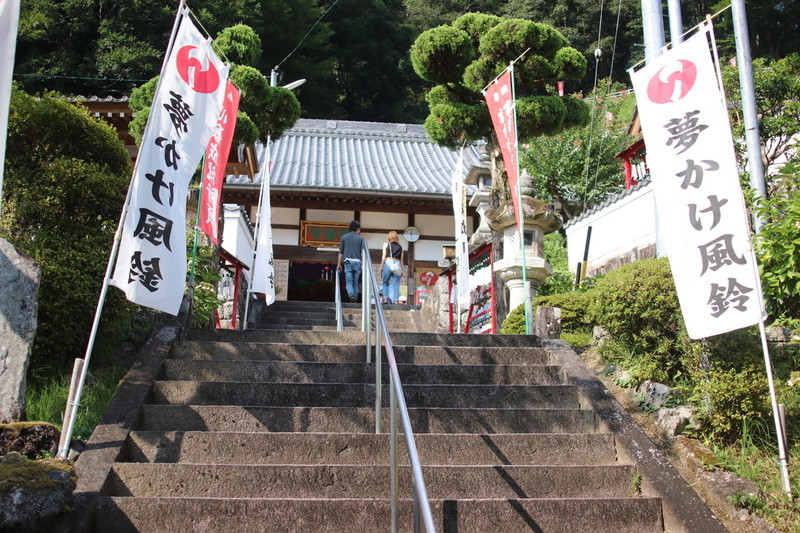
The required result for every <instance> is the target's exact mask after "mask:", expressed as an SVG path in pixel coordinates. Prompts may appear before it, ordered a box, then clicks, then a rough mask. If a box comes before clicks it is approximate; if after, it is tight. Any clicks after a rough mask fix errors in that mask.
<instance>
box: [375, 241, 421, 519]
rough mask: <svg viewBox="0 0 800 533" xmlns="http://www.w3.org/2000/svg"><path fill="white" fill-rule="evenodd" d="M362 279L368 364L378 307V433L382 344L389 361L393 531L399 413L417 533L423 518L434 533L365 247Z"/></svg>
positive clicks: (417, 454) (390, 346)
mask: <svg viewBox="0 0 800 533" xmlns="http://www.w3.org/2000/svg"><path fill="white" fill-rule="evenodd" d="M361 265H362V270H361V271H362V273H365V274H362V277H363V278H364V292H363V293H362V294H363V297H362V300H363V303H362V305H363V309H364V316H365V317H366V319H365V321H364V324H365V325H366V327H365V334H366V345H367V362H369V351H370V344H371V343H370V336H369V332H370V329H371V328H370V321H371V318H372V310H371V306H372V303H374V304H375V337H376V339H375V385H376V387H375V396H376V399H375V432H376V433H380V432H381V431H380V419H381V403H382V402H381V396H382V394H381V386H380V385H381V350H380V341H381V337H383V342H384V344H385V346H386V359H387V361H388V363H389V386H390V389H389V390H390V394H389V408H390V409H389V413H390V426H391V427H390V455H391V496H392V498H391V499H392V531H393V532H396V531H397V530H398V524H397V516H398V509H397V507H398V505H397V500H398V497H397V486H398V484H397V413H398V412H399V414H400V423H401V425H402V428H403V434H404V436H405V441H406V448H407V449H408V456H409V462H410V464H411V478H412V492H413V495H412V500H413V520H414V531H419V530H420V529H419V526H420V518H421V519H422V522H423V523H424V524H425V530H426V531H427V532H428V533H433V532H435V531H436V528H435V526H434V524H433V513H432V512H431V503H430V500H429V499H428V491H427V489H426V488H425V479H424V478H423V476H422V465H421V463H420V461H419V453H418V452H417V445H416V442H415V441H414V431H413V429H412V428H411V418H410V417H409V415H408V407H407V406H406V401H405V395H404V394H403V384H402V382H401V381H400V372H399V370H398V368H397V359H396V358H395V355H394V348H393V347H392V342H391V339H390V338H389V330H388V328H387V327H386V318H385V317H384V315H383V307H382V305H381V300H380V295H379V293H378V283H377V281H376V279H375V272H374V271H373V270H372V261H371V259H370V256H369V250H368V248H367V246H366V243H365V244H364V249H363V252H362V262H361ZM420 515H421V516H420Z"/></svg>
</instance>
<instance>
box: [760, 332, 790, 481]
mask: <svg viewBox="0 0 800 533" xmlns="http://www.w3.org/2000/svg"><path fill="white" fill-rule="evenodd" d="M758 329H759V331H760V333H761V348H762V349H763V351H764V364H765V365H766V367H767V368H766V370H767V382H768V383H769V399H770V402H771V404H772V416H773V417H774V418H775V433H776V434H777V437H778V465H779V467H780V470H781V488H782V490H783V493H784V494H787V495H788V496H789V497H791V496H792V482H791V480H790V479H789V460H788V459H787V456H786V446H785V443H786V436H785V434H784V428H783V424H781V418H780V409H779V408H778V399H777V396H776V395H775V381H774V380H773V378H772V359H771V358H770V355H769V345H768V344H767V331H766V328H765V327H764V319H763V318H762V319H761V320H760V321H759V322H758Z"/></svg>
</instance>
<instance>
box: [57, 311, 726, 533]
mask: <svg viewBox="0 0 800 533" xmlns="http://www.w3.org/2000/svg"><path fill="white" fill-rule="evenodd" d="M295 305H296V306H297V308H302V307H303V306H302V304H295ZM291 307H292V306H291V305H290V304H287V305H286V306H285V307H284V308H283V309H282V310H280V312H279V313H278V315H277V316H275V317H273V318H270V319H269V320H268V322H269V324H267V323H261V324H260V326H264V329H249V330H247V331H225V330H217V331H214V330H194V331H189V332H188V333H187V334H186V337H185V339H183V340H182V341H180V342H174V343H172V342H169V341H168V340H167V342H164V346H162V348H161V357H160V359H159V360H158V361H155V362H153V363H152V364H151V365H150V368H151V370H150V372H151V374H152V375H153V377H154V378H155V379H154V380H153V382H152V384H151V385H150V386H149V388H147V390H144V389H143V388H142V387H139V388H136V389H134V390H135V391H138V392H136V393H135V394H134V396H135V395H136V394H138V395H139V397H140V398H141V399H142V400H144V402H143V405H141V406H140V408H139V410H138V411H137V413H136V414H135V416H134V415H131V414H130V413H127V414H125V411H124V407H122V406H120V405H116V406H114V405H113V404H112V408H111V409H110V410H109V411H110V412H109V413H107V417H106V420H105V421H104V422H105V423H104V424H101V425H100V426H98V430H96V431H95V434H94V435H93V436H92V439H91V440H90V442H89V446H88V448H87V451H85V452H84V454H82V455H81V458H80V459H79V462H78V464H77V465H76V466H77V467H78V473H79V476H80V477H79V488H78V490H79V492H82V493H83V494H85V495H86V494H89V493H90V492H92V491H93V492H92V494H93V495H94V497H93V498H89V497H88V496H87V498H86V500H85V502H86V503H85V506H86V508H87V510H88V511H89V513H87V514H91V516H92V518H91V520H90V521H85V522H84V523H83V525H82V526H81V529H80V530H82V531H95V532H107V531H113V532H115V533H122V532H127V531H152V532H171V531H181V532H183V531H203V532H233V531H236V532H239V531H243V532H251V531H253V532H257V531H264V532H266V531H270V532H276V531H285V532H296V531H325V532H334V531H337V532H338V531H350V530H355V531H362V532H373V531H388V530H389V529H390V527H389V526H390V503H389V498H390V484H389V466H388V465H389V457H390V456H389V447H390V442H389V437H388V435H386V434H379V435H376V434H375V433H374V428H375V419H374V416H375V413H374V408H372V407H371V406H374V400H375V398H374V395H375V386H374V379H375V378H374V372H375V367H374V365H372V364H367V363H365V362H364V360H365V348H364V346H363V334H362V333H361V332H360V331H344V332H336V331H317V330H315V329H314V328H321V327H325V328H327V327H328V325H324V324H319V323H314V322H313V321H315V320H319V319H317V318H312V317H311V315H312V314H316V313H315V311H313V310H311V309H306V308H303V310H302V311H290V310H289V309H290V308H291ZM312 307H318V304H314V306H312ZM398 307H399V306H398ZM359 311H360V308H359ZM390 311H397V313H398V314H400V313H404V314H406V315H412V314H413V313H409V311H410V309H398V310H390ZM348 312H349V313H351V318H350V319H348V320H351V321H353V322H354V324H360V318H358V317H356V315H357V314H358V311H357V310H355V308H353V309H352V310H351V309H350V308H348ZM290 313H297V314H290ZM281 315H282V317H281ZM280 318H286V319H289V318H293V319H294V320H291V321H290V322H291V323H287V324H284V326H287V327H284V328H282V329H267V326H268V327H269V328H274V327H275V325H276V322H277V320H276V319H280ZM355 318H358V320H356V319H355ZM408 318H409V317H406V319H408ZM395 320H397V323H398V324H405V327H407V328H408V329H409V330H412V326H413V325H414V324H415V322H413V319H410V320H411V321H410V322H403V319H402V317H396V318H395ZM298 321H302V322H303V325H304V326H307V327H306V329H302V328H296V327H295V326H299V325H300V324H298ZM351 327H355V326H351ZM395 331H397V330H395ZM412 331H413V330H412ZM176 336H177V333H176ZM167 337H168V335H166V334H164V335H162V338H164V339H166V338H167ZM392 341H393V344H394V345H395V355H396V357H397V360H398V363H399V367H400V375H401V380H402V381H403V385H404V389H405V395H406V402H407V404H408V406H409V414H410V418H411V423H412V426H413V428H414V432H415V435H416V442H417V446H418V449H419V455H420V460H421V462H422V465H423V474H424V477H425V482H426V485H427V489H428V494H429V496H430V498H431V504H432V509H433V513H434V520H435V523H436V527H437V531H444V532H513V531H554V532H555V531H557V532H568V531H580V532H589V531H591V532H601V531H603V532H606V531H607V532H624V531H628V532H637V533H643V532H650V531H659V532H660V531H665V524H666V530H668V531H702V532H704V533H705V532H715V531H724V529H723V528H722V526H721V525H719V523H718V522H717V521H716V519H715V518H714V517H713V516H711V515H710V512H708V510H707V508H705V507H704V506H703V505H702V503H700V504H699V507H697V505H698V502H699V500H698V499H697V497H696V495H694V493H693V492H692V491H691V489H689V488H688V487H685V483H684V484H683V485H684V486H680V487H679V488H678V489H670V488H664V487H662V486H661V485H663V480H664V479H667V478H669V479H672V478H674V477H675V476H676V474H674V472H672V473H670V472H667V471H662V470H659V469H660V468H662V467H663V466H664V465H657V468H656V470H655V471H653V466H652V465H650V466H648V465H649V464H650V463H648V461H650V462H652V460H651V459H648V458H647V457H633V456H635V455H636V453H631V452H630V449H631V446H630V442H629V441H631V437H630V435H626V433H625V432H626V431H628V432H630V431H631V430H630V429H626V428H624V427H622V428H619V427H615V426H614V424H615V423H617V422H619V420H617V419H616V418H615V416H616V415H615V416H611V418H612V419H614V421H613V422H612V423H611V424H609V423H607V422H606V421H605V420H604V417H608V413H605V412H604V408H603V407H602V405H600V404H598V405H600V408H599V409H598V405H593V401H592V400H591V398H588V399H587V393H586V391H585V390H583V388H584V387H582V386H581V385H580V383H579V382H580V379H584V377H585V376H584V377H580V376H578V377H579V378H580V379H574V378H575V374H576V372H575V371H573V370H570V369H569V367H570V365H571V364H574V361H572V362H570V363H569V364H566V365H565V364H564V361H563V359H561V358H562V357H563V356H564V354H565V353H567V352H570V353H572V352H571V351H569V350H565V349H563V347H562V348H561V349H559V348H558V347H556V349H553V348H550V349H546V348H543V347H541V346H540V342H539V341H538V339H536V338H535V337H527V336H502V335H495V336H475V335H459V334H456V335H444V334H430V333H415V332H409V331H407V332H402V331H400V332H396V333H393V334H392ZM170 346H171V348H170ZM155 351H156V352H159V349H155ZM572 355H573V356H574V353H572ZM157 358H158V357H157ZM576 359H577V358H576ZM385 369H386V365H384V370H385ZM144 373H145V374H146V373H147V370H146V369H145V370H144ZM571 374H572V375H571ZM126 381H127V380H126ZM134 381H135V380H134ZM140 381H141V380H140ZM387 382H388V379H387V378H386V376H384V383H387ZM140 385H144V384H140ZM134 387H136V385H134ZM124 388H125V387H124V386H123V388H122V389H123V390H121V392H120V394H121V395H124V394H125V392H124ZM383 392H384V396H385V398H384V403H383V404H384V405H385V406H388V403H389V402H388V386H384V388H383ZM130 393H131V392H130V391H129V394H130ZM591 395H592V394H591V393H589V395H588V396H591ZM115 401H116V402H117V404H119V403H122V404H124V402H122V400H119V399H117V398H115ZM602 401H603V400H602V399H601V404H602ZM115 411H118V413H117V414H116V415H115V414H114V413H115ZM115 416H116V417H117V419H122V422H120V421H115V418H114V417H115ZM381 416H382V417H383V419H382V421H383V427H384V428H388V427H389V421H388V417H389V414H388V409H383V412H382V413H381ZM617 418H618V417H617ZM620 435H622V438H620ZM637 438H638V437H637ZM633 440H634V441H636V442H638V441H637V440H636V438H634V439H633ZM648 442H649V441H648ZM110 443H114V444H115V445H117V446H118V448H117V450H116V452H113V451H111V450H110V448H111V447H112V444H110ZM623 445H625V446H627V448H626V449H623V447H624V446H623ZM636 447H637V446H633V448H636ZM650 447H651V448H652V445H650ZM640 451H642V452H644V453H643V455H650V456H652V454H653V453H658V452H657V450H654V449H641V450H640ZM398 457H399V460H400V461H401V465H402V466H401V471H400V480H399V494H400V497H401V498H403V499H402V500H401V502H400V524H401V526H400V530H401V531H410V530H411V503H410V500H409V498H410V495H411V487H410V473H409V468H408V466H407V457H408V455H407V453H406V450H405V447H404V444H403V440H402V437H401V438H400V439H399V451H398ZM664 462H665V461H664ZM665 463H666V462H665ZM103 465H105V466H103ZM673 481H674V480H673ZM680 481H681V482H682V480H680ZM660 484H661V485H660ZM670 492H675V494H674V496H675V497H677V498H678V503H677V504H676V505H672V504H670V503H669V501H667V500H668V499H669V497H668V494H669V493H670ZM98 494H99V497H97V496H98ZM665 497H666V499H665ZM693 505H694V506H695V507H697V509H694V508H693V507H692V506H693ZM676 507H677V509H676ZM682 507H686V508H689V511H688V514H687V512H686V510H685V509H681V508H682ZM73 530H76V529H73Z"/></svg>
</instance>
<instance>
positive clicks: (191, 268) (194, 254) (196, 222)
mask: <svg viewBox="0 0 800 533" xmlns="http://www.w3.org/2000/svg"><path fill="white" fill-rule="evenodd" d="M205 168H206V158H205V157H203V166H202V170H201V171H200V189H199V191H198V193H197V209H196V213H195V217H194V238H193V240H192V261H191V262H190V264H189V288H188V293H189V316H190V317H191V316H192V308H193V307H194V286H195V279H194V278H195V269H196V266H197V241H198V238H199V236H200V205H201V203H202V201H203V176H204V175H205Z"/></svg>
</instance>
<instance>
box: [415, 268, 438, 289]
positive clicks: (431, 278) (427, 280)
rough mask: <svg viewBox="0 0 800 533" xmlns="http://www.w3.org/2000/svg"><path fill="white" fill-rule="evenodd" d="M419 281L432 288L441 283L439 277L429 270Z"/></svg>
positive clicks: (420, 276) (421, 275)
mask: <svg viewBox="0 0 800 533" xmlns="http://www.w3.org/2000/svg"><path fill="white" fill-rule="evenodd" d="M419 281H420V283H422V284H423V285H425V286H427V287H430V286H431V285H436V282H437V281H439V276H437V275H436V274H435V273H433V272H431V271H430V270H429V271H427V272H423V273H422V274H420V275H419Z"/></svg>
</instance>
